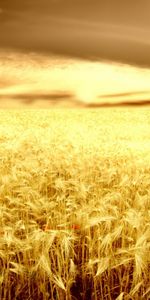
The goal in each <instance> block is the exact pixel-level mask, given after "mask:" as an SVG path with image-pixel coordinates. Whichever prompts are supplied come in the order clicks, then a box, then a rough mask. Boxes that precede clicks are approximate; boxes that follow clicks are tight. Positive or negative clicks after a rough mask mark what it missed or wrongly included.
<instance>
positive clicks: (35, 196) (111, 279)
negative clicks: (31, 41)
mask: <svg viewBox="0 0 150 300" xmlns="http://www.w3.org/2000/svg"><path fill="white" fill-rule="evenodd" d="M149 137H150V110H149V109H147V110H146V109H141V110H139V109H136V108H135V109H128V108H124V109H120V108H118V109H115V110H113V109H108V110H105V109H100V110H88V109H87V110H84V109H83V110H78V109H72V110H71V109H66V110H65V109H60V110H59V109H55V110H53V109H52V110H44V109H43V110H1V111H0V170H1V172H0V299H2V300H15V299H16V300H27V299H28V300H32V299H33V300H34V299H37V300H38V299H43V300H49V299H51V300H56V299H57V300H65V299H66V300H75V299H77V300H80V299H83V300H90V299H92V300H99V299H101V300H105V299H108V300H111V299H112V300H113V299H117V300H121V299H126V300H127V299H137V300H138V299H149V298H150V285H149V282H150V272H149V270H150V154H149V150H150V139H149Z"/></svg>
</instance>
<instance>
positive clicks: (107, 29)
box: [0, 0, 150, 67]
mask: <svg viewBox="0 0 150 300" xmlns="http://www.w3.org/2000/svg"><path fill="white" fill-rule="evenodd" d="M0 7H1V9H2V13H1V15H0V46H1V48H2V47H3V48H9V49H10V48H11V49H19V50H22V51H38V52H42V53H55V54H62V55H67V56H76V57H82V58H87V59H105V60H114V61H120V62H125V63H128V64H136V65H139V66H148V67H149V66H150V55H149V53H150V43H149V40H150V1H149V0H139V1H137V0H132V1H131V0H130V1H129V0H126V1H120V0H113V1H108V0H105V1H103V0H58V1H57V0H36V1H35V0H22V1H20V0H13V1H12V0H1V4H0Z"/></svg>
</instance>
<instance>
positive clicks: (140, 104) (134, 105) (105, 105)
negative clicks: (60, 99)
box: [85, 100, 150, 108]
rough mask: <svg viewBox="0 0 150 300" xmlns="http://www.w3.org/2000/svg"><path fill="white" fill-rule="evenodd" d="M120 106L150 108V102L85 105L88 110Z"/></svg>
mask: <svg viewBox="0 0 150 300" xmlns="http://www.w3.org/2000/svg"><path fill="white" fill-rule="evenodd" d="M120 106H132V107H136V106H150V100H139V101H136V100H135V101H131V100H130V101H120V102H111V103H108V102H106V103H104V102H103V103H88V104H86V105H85V107H87V108H103V107H105V108H109V107H120Z"/></svg>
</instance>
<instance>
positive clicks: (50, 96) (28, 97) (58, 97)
mask: <svg viewBox="0 0 150 300" xmlns="http://www.w3.org/2000/svg"><path fill="white" fill-rule="evenodd" d="M73 98H74V95H73V94H71V93H69V92H54V93H47V94H44V93H43V94H40V93H30V94H29V93H21V94H19V93H17V94H14V93H13V94H10V93H9V94H7V93H6V94H0V100H5V99H6V100H7V99H12V100H19V101H23V102H24V103H27V104H32V103H33V102H35V101H37V100H38V99H41V100H45V101H50V102H55V101H57V102H60V101H63V100H72V99H73Z"/></svg>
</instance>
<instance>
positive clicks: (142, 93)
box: [99, 91, 150, 98]
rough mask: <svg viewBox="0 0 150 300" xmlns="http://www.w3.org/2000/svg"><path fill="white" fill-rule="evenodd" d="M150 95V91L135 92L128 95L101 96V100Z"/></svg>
mask: <svg viewBox="0 0 150 300" xmlns="http://www.w3.org/2000/svg"><path fill="white" fill-rule="evenodd" d="M145 94H150V91H140V92H137V91H134V92H126V93H117V94H115V93H114V94H108V95H100V96H99V98H118V97H119V98H120V97H129V96H137V95H145Z"/></svg>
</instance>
